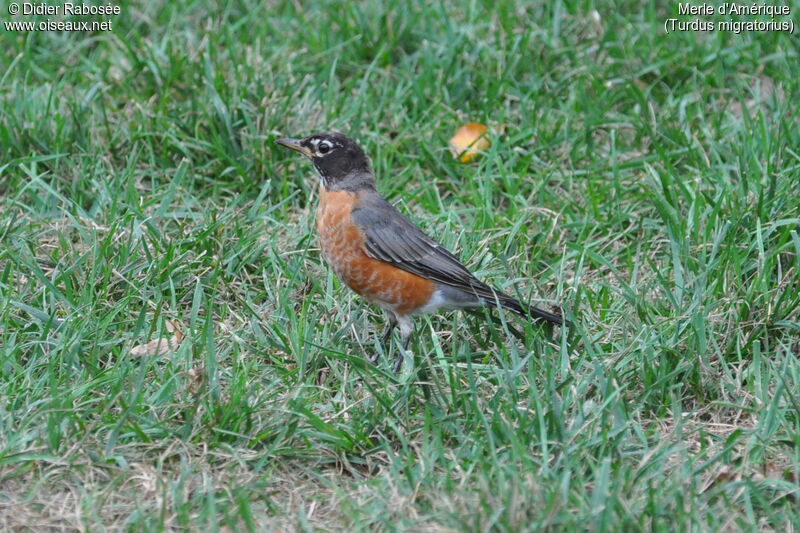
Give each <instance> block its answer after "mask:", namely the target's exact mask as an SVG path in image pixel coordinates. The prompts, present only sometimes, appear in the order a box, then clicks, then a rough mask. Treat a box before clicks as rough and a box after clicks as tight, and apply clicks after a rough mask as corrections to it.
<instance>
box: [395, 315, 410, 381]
mask: <svg viewBox="0 0 800 533" xmlns="http://www.w3.org/2000/svg"><path fill="white" fill-rule="evenodd" d="M397 322H398V323H399V324H400V339H401V345H402V347H403V350H402V351H400V352H398V353H397V357H395V359H394V371H395V373H397V372H400V368H402V366H403V358H404V356H405V352H406V351H407V350H408V343H409V341H410V340H411V331H412V330H413V329H414V326H413V325H412V323H411V319H410V318H408V317H406V316H400V315H397Z"/></svg>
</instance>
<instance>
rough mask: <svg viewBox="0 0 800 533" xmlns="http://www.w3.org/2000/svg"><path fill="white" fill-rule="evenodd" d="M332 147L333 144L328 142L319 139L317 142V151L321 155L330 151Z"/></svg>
mask: <svg viewBox="0 0 800 533" xmlns="http://www.w3.org/2000/svg"><path fill="white" fill-rule="evenodd" d="M332 148H333V145H332V144H331V143H330V142H328V141H321V142H320V143H319V145H317V152H319V153H320V154H322V155H325V154H327V153H328V152H330V151H331V149H332Z"/></svg>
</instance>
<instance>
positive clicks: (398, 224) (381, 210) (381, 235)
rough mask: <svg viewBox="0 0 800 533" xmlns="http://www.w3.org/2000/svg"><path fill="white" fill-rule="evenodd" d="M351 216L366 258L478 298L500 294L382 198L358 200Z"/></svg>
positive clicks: (492, 297)
mask: <svg viewBox="0 0 800 533" xmlns="http://www.w3.org/2000/svg"><path fill="white" fill-rule="evenodd" d="M352 217H353V222H354V223H355V224H356V225H357V226H358V227H359V229H360V230H361V231H362V233H363V234H364V235H365V237H366V240H365V243H364V246H365V248H366V253H367V255H368V256H369V257H372V258H373V259H378V260H380V261H384V262H386V263H389V264H392V265H394V266H396V267H397V268H400V269H402V270H405V271H407V272H411V273H412V274H416V275H418V276H421V277H423V278H427V279H430V280H432V281H435V282H438V283H442V284H444V285H448V286H450V287H454V288H457V289H461V290H463V291H465V292H468V293H471V294H475V295H476V296H478V297H481V298H489V299H494V297H495V294H502V293H499V291H498V292H497V293H495V291H493V290H492V289H491V288H490V287H489V286H488V285H486V284H485V283H483V282H481V281H480V280H478V279H477V278H475V276H473V275H472V274H471V273H470V272H469V270H467V268H466V267H465V266H464V265H462V264H461V262H460V261H459V260H458V259H456V257H455V256H454V255H453V254H451V253H450V252H449V251H447V249H445V248H444V247H442V246H441V245H440V244H439V243H437V242H436V241H435V240H433V239H432V238H430V237H429V236H428V235H426V234H425V233H423V232H422V230H420V229H419V228H418V227H417V226H415V225H414V224H413V223H412V222H411V221H409V220H408V219H407V218H406V217H404V216H403V215H402V214H400V212H399V211H397V209H395V208H394V206H392V205H391V204H390V203H389V202H387V201H386V200H384V199H383V198H380V197H379V196H377V195H375V196H373V197H372V198H369V199H367V200H365V201H362V202H361V204H360V205H358V206H357V207H356V208H354V209H353V213H352Z"/></svg>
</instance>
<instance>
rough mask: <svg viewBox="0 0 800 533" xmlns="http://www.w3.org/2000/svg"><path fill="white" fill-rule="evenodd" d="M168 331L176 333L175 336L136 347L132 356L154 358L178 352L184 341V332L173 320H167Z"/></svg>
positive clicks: (131, 352)
mask: <svg viewBox="0 0 800 533" xmlns="http://www.w3.org/2000/svg"><path fill="white" fill-rule="evenodd" d="M166 329H167V331H169V332H174V335H172V337H159V338H157V339H153V340H151V341H150V342H148V343H147V344H139V345H138V346H134V347H133V348H131V351H130V354H131V355H138V356H142V357H153V356H156V355H163V354H165V353H167V352H169V351H175V350H177V349H178V346H180V345H181V341H182V340H183V332H182V331H181V330H180V328H179V327H178V323H177V322H173V321H172V320H167V322H166Z"/></svg>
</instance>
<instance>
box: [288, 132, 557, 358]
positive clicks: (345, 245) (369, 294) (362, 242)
mask: <svg viewBox="0 0 800 533" xmlns="http://www.w3.org/2000/svg"><path fill="white" fill-rule="evenodd" d="M276 142H277V143H278V144H280V145H282V146H285V147H286V148H291V149H292V150H295V151H297V152H300V153H301V154H303V155H304V156H306V157H307V158H309V159H310V160H311V162H312V163H313V164H314V168H316V169H317V172H318V173H319V176H320V178H321V181H320V193H319V197H320V198H319V206H318V208H317V232H318V233H319V242H320V247H321V248H322V255H323V256H324V257H325V260H326V261H327V262H328V264H329V265H330V266H331V268H333V271H334V272H335V273H336V275H337V276H338V277H339V279H341V280H342V281H343V282H344V283H345V284H346V285H347V286H348V287H350V288H351V289H353V290H354V291H355V292H357V293H358V294H360V295H361V297H363V298H364V299H365V300H367V301H368V302H370V303H372V304H375V305H377V306H378V307H380V308H381V309H383V310H384V311H385V312H386V314H387V315H388V318H389V326H388V328H387V329H386V332H385V333H384V335H383V341H384V343H385V342H386V341H387V340H388V339H389V337H390V335H391V333H392V331H393V330H394V328H395V327H396V326H398V325H399V326H400V334H401V337H402V346H403V351H405V350H407V349H408V341H409V336H410V335H411V330H412V329H413V327H412V323H411V317H412V316H413V315H416V314H420V313H430V312H432V311H435V310H437V309H469V308H476V307H483V306H494V307H502V308H503V309H507V310H509V311H513V312H514V313H516V314H518V315H521V316H526V317H527V316H530V317H533V318H541V319H544V320H547V321H549V322H552V323H553V324H557V325H561V324H563V320H562V318H561V317H560V316H559V315H556V314H553V313H549V312H547V311H544V310H542V309H539V308H537V307H531V306H527V305H525V304H523V303H522V302H519V301H518V300H516V299H515V298H513V297H511V296H509V295H508V294H505V293H503V292H501V291H499V290H497V289H493V288H492V287H490V286H488V285H486V284H485V283H483V282H482V281H480V280H478V279H477V278H476V277H475V276H473V275H472V274H471V273H470V272H469V270H467V269H466V267H465V266H464V265H462V264H461V263H460V262H459V260H458V259H456V257H455V256H454V255H453V254H451V253H450V252H448V251H447V250H446V249H444V248H443V247H442V246H441V245H439V244H438V243H437V242H436V241H434V240H433V239H432V238H430V237H428V236H427V235H426V234H425V233H423V232H422V230H420V229H419V228H417V227H416V226H415V225H414V224H413V223H412V222H411V221H409V220H408V219H407V218H406V217H404V216H403V215H401V214H400V212H399V211H397V209H395V207H394V206H392V204H390V203H389V202H387V201H386V200H385V199H383V198H382V197H381V196H380V195H379V194H378V191H377V190H376V188H375V175H374V174H373V173H372V168H371V166H370V162H369V159H367V156H366V155H365V154H364V151H363V150H362V149H361V148H360V147H359V146H358V145H357V144H356V143H355V141H353V140H352V139H350V138H349V137H346V136H345V135H342V134H341V133H334V132H326V133H316V134H314V135H310V136H308V137H305V138H303V139H288V138H287V139H278V140H277V141H276ZM372 362H376V358H372ZM402 363H403V353H399V354H398V355H397V358H396V359H395V365H394V368H395V371H397V370H399V369H400V366H401V365H402Z"/></svg>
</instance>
